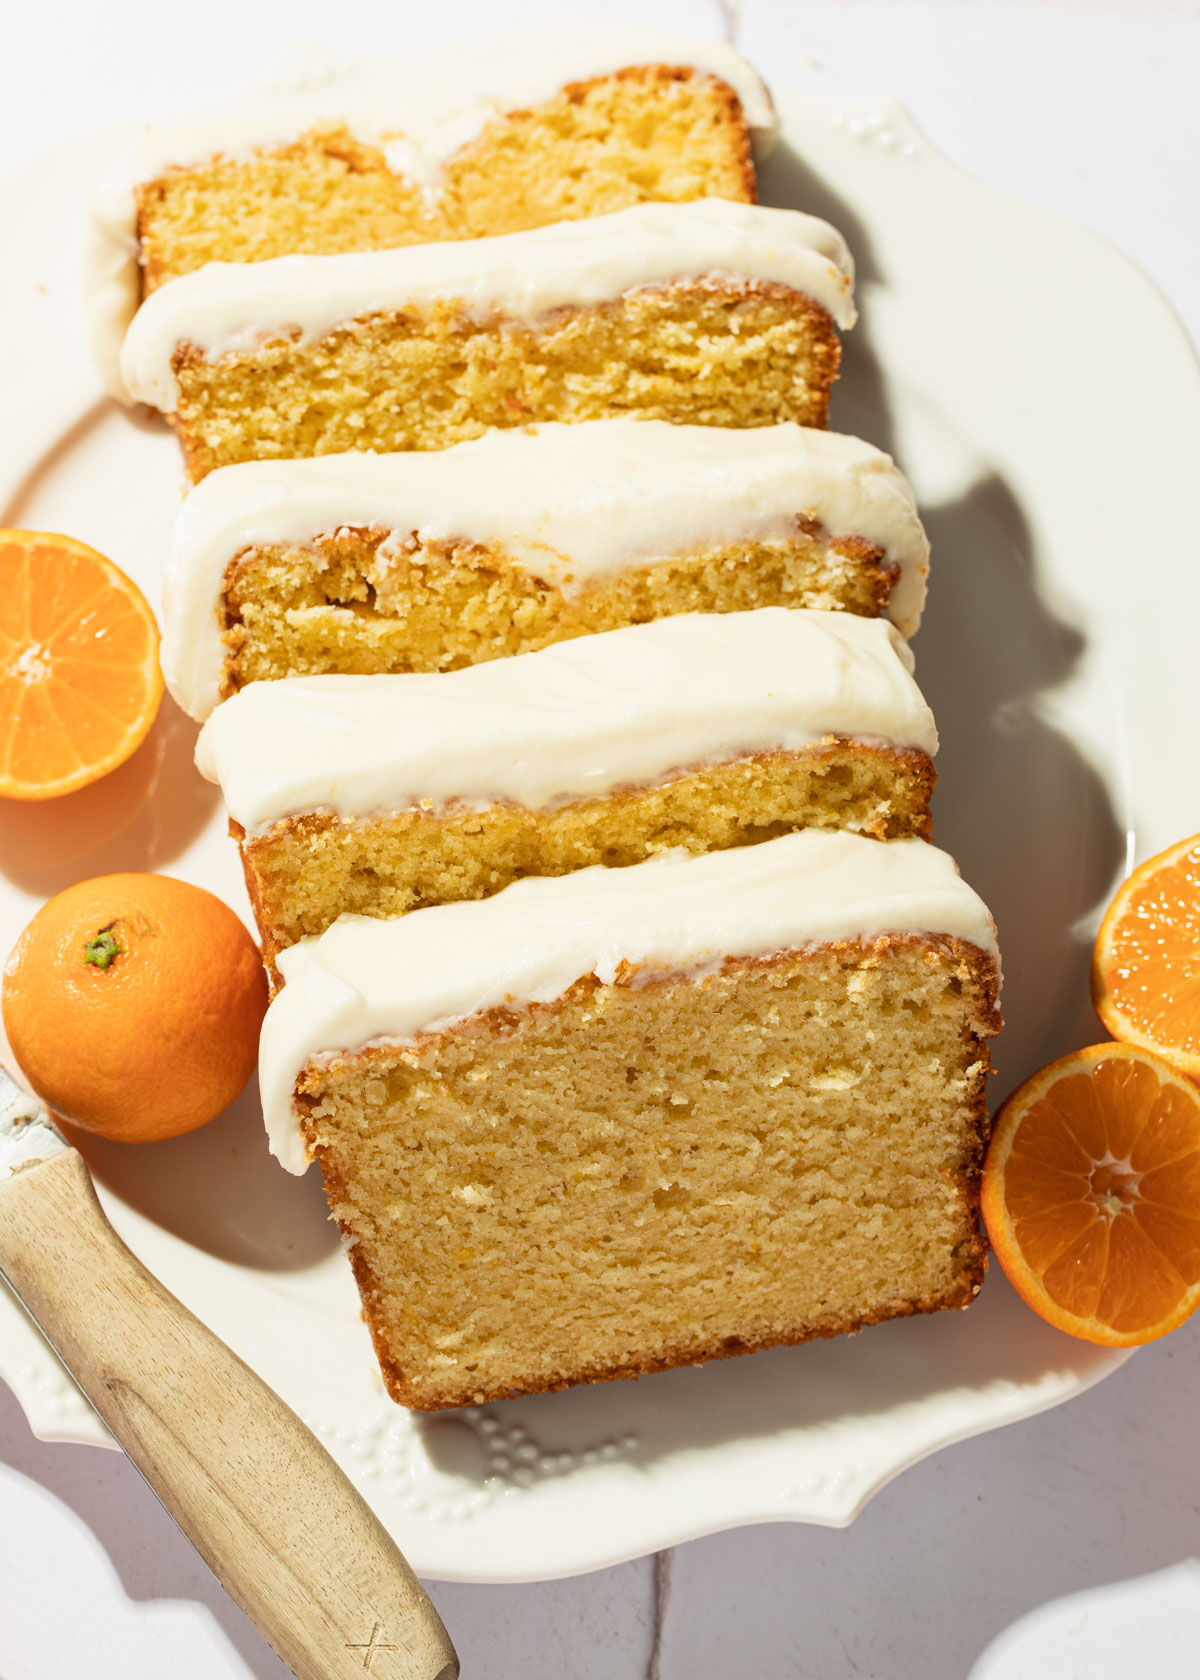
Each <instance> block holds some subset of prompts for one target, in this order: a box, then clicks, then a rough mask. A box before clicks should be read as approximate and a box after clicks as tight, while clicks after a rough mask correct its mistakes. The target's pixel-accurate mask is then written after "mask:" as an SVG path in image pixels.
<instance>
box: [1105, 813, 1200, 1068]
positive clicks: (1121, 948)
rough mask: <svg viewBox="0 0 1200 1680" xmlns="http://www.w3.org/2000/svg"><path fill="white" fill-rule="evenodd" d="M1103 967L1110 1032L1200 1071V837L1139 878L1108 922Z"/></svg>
mask: <svg viewBox="0 0 1200 1680" xmlns="http://www.w3.org/2000/svg"><path fill="white" fill-rule="evenodd" d="M1096 962H1097V970H1098V972H1097V975H1096V1003H1097V1008H1098V1009H1099V1011H1100V1015H1101V1019H1102V1020H1103V1021H1104V1024H1105V1025H1106V1026H1107V1027H1108V1029H1109V1031H1110V1032H1111V1033H1113V1034H1114V1036H1116V1037H1118V1038H1122V1039H1130V1040H1132V1041H1133V1042H1137V1043H1144V1044H1148V1045H1151V1046H1153V1047H1154V1048H1156V1049H1159V1050H1161V1051H1163V1052H1164V1053H1165V1054H1167V1055H1172V1054H1177V1055H1178V1056H1179V1057H1180V1058H1181V1059H1182V1060H1183V1061H1184V1062H1185V1063H1191V1062H1196V1063H1197V1065H1198V1066H1200V838H1198V839H1195V840H1192V841H1185V842H1184V843H1183V845H1182V846H1180V847H1177V848H1173V849H1172V850H1171V851H1169V852H1166V853H1164V854H1163V855H1162V858H1161V860H1160V859H1151V860H1150V862H1149V863H1148V864H1146V865H1143V868H1142V869H1140V870H1138V871H1136V872H1135V873H1134V875H1133V876H1132V877H1131V878H1130V880H1129V881H1128V882H1127V883H1126V884H1125V886H1124V887H1123V888H1122V889H1121V891H1120V892H1119V893H1118V895H1117V897H1116V899H1115V900H1114V903H1113V906H1112V908H1111V910H1110V911H1109V913H1108V915H1107V916H1106V917H1105V920H1104V925H1103V927H1102V929H1101V932H1100V938H1099V940H1098V941H1097V947H1096Z"/></svg>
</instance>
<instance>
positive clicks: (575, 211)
mask: <svg viewBox="0 0 1200 1680" xmlns="http://www.w3.org/2000/svg"><path fill="white" fill-rule="evenodd" d="M775 131H776V121H775V114H774V112H773V110H772V108H771V101H770V98H769V96H768V94H767V91H766V89H765V88H764V86H763V84H762V82H761V81H760V80H759V78H758V76H757V75H756V74H755V73H754V71H753V70H752V69H751V68H750V66H749V65H748V64H746V63H745V62H744V61H743V60H742V59H740V58H739V57H738V56H737V54H736V53H734V52H733V51H732V50H731V49H730V48H728V47H726V46H723V45H721V44H720V43H718V42H711V41H689V40H679V39H677V38H675V37H673V36H668V35H659V34H655V33H652V32H650V31H646V30H641V29H636V28H631V27H629V26H622V25H617V24H591V25H587V24H582V23H569V24H568V23H563V24H553V23H551V24H542V25H539V26H538V27H537V29H534V30H529V29H524V30H519V31H516V32H513V33H510V34H505V35H502V36H497V37H494V38H492V39H487V40H480V41H477V42H473V43H470V44H468V45H465V46H464V45H457V46H455V47H454V48H453V49H451V50H449V51H447V50H442V51H435V52H423V53H409V54H406V55H405V57H404V58H403V59H400V60H397V61H389V60H386V59H385V60H382V61H380V62H378V63H375V64H369V63H365V62H364V63H359V64H355V65H344V66H340V67H339V66H334V65H329V66H323V67H321V73H320V74H318V75H309V76H307V77H305V78H303V79H302V78H300V77H297V78H295V82H294V85H292V86H283V87H280V86H276V87H273V88H262V87H258V88H255V89H254V91H253V93H248V94H244V95H242V96H241V97H240V98H238V99H236V100H234V101H232V102H230V103H229V104H227V105H226V106H224V107H223V108H221V109H219V110H216V111H214V112H211V113H210V114H208V115H206V116H201V117H198V118H193V119H192V120H190V121H187V122H185V123H182V124H180V123H171V124H167V125H164V126H160V127H156V128H151V129H149V130H147V131H146V132H144V133H143V134H142V135H140V136H139V138H138V139H137V141H136V142H135V143H134V144H133V145H132V146H130V147H128V148H126V150H125V151H124V152H123V153H122V154H121V155H120V156H119V157H118V158H117V159H116V160H115V162H114V164H113V166H112V167H111V169H110V170H109V172H108V174H107V177H106V180H105V183H104V186H103V189H102V191H101V193H100V195H99V197H98V199H97V202H96V205H95V207H94V216H93V230H92V249H91V262H90V282H91V283H90V287H89V290H90V293H91V314H92V324H93V337H94V342H95V346H96V350H97V355H98V359H99V360H100V361H101V362H102V363H103V364H104V365H105V367H106V370H108V371H109V373H110V378H111V381H112V382H113V383H114V384H115V385H116V387H117V389H116V390H115V391H114V394H120V390H119V379H117V378H116V377H115V376H116V373H117V362H118V359H119V351H120V338H121V335H123V333H124V331H125V329H126V328H127V327H128V325H129V322H130V320H131V319H132V317H133V313H134V311H135V309H136V308H137V306H138V303H139V302H140V301H141V299H142V297H143V296H145V295H146V294H148V293H149V292H151V291H153V290H154V288H155V287H156V286H158V285H161V284H162V283H163V281H165V280H169V279H173V278H175V277H177V276H178V275H180V274H187V273H190V272H191V271H192V270H193V269H196V268H201V267H203V265H204V264H205V263H208V262H258V261H262V260H263V259H265V258H271V257H279V256H286V255H289V254H292V253H295V252H306V253H309V254H314V255H315V254H321V255H330V254H332V253H335V252H340V251H363V250H382V249H387V248H390V247H393V246H397V245H408V244H413V243H418V242H422V241H425V240H431V239H459V238H471V237H477V236H479V235H486V234H496V233H513V232H517V231H519V230H520V229H522V228H530V227H538V226H541V225H543V224H545V223H547V222H556V221H566V220H570V219H574V218H575V217H579V216H594V215H600V214H604V213H606V212H608V211H610V210H620V209H624V208H625V207H626V206H627V205H630V204H636V203H642V202H651V201H666V202H682V201H684V200H687V199H693V198H708V197H713V198H729V199H744V200H745V201H746V202H748V203H752V202H753V200H754V196H755V182H754V163H753V158H752V151H751V141H752V140H753V141H754V142H755V143H756V144H757V145H759V146H765V145H767V144H769V143H770V141H771V140H772V139H773V138H774V134H775Z"/></svg>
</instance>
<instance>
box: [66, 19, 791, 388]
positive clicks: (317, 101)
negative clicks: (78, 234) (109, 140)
mask: <svg viewBox="0 0 1200 1680" xmlns="http://www.w3.org/2000/svg"><path fill="white" fill-rule="evenodd" d="M637 64H669V65H672V66H683V67H687V68H691V69H695V70H699V71H702V72H704V73H706V74H708V75H712V76H716V77H718V78H719V79H720V80H721V81H724V82H726V83H727V84H728V85H729V86H730V87H732V89H733V90H734V92H735V93H736V94H737V96H738V99H739V101H740V102H741V106H742V112H743V115H744V117H745V120H746V124H747V127H748V128H749V130H750V134H751V138H752V140H753V142H754V146H755V150H756V152H758V153H759V154H760V155H762V154H763V153H765V152H766V150H767V149H769V147H770V145H771V144H772V143H773V141H774V139H775V136H776V133H777V130H778V123H777V119H776V116H775V112H774V109H773V107H772V105H771V99H770V95H769V94H768V92H767V90H766V88H765V86H764V85H763V83H762V81H761V79H760V78H759V76H758V75H757V74H756V73H755V71H754V70H753V69H751V67H750V65H748V64H747V63H746V62H745V60H744V59H742V58H739V57H738V55H737V54H736V53H735V52H734V51H733V50H732V48H730V47H727V46H725V45H723V44H722V43H720V42H716V41H691V40H683V39H679V38H677V37H675V36H671V35H661V34H658V33H656V32H653V31H650V30H643V29H638V28H634V27H631V26H628V25H623V24H619V23H600V22H596V23H591V24H589V23H583V22H573V23H567V22H560V23H544V24H539V25H537V26H536V27H535V28H531V29H522V30H518V31H514V32H507V33H505V34H502V35H497V36H494V37H490V38H485V39H481V40H478V41H475V42H470V43H466V44H464V45H461V46H459V45H456V46H454V47H453V48H449V49H443V50H440V51H435V52H423V53H410V54H406V55H405V57H404V58H402V59H396V60H389V59H383V60H380V61H379V62H377V63H372V64H366V63H355V64H344V63H343V64H339V63H337V62H336V61H334V60H333V59H331V58H328V57H327V58H326V59H325V61H324V62H321V61H320V60H319V59H318V60H316V61H312V60H311V59H310V62H309V63H308V64H307V65H306V66H305V68H304V71H303V73H302V74H301V75H300V76H295V77H292V78H289V79H286V80H284V81H282V82H281V83H279V84H278V85H275V86H268V87H258V88H254V89H251V90H247V92H246V93H244V94H242V95H241V96H240V97H239V98H237V99H236V100H233V101H231V102H229V103H228V104H226V105H224V106H222V107H219V108H217V109H215V110H213V111H211V112H209V113H207V114H203V115H200V116H198V117H196V118H193V119H192V120H190V121H187V122H182V123H171V124H164V125H161V126H156V127H149V128H146V129H144V130H143V131H142V132H141V133H140V134H138V136H137V137H136V138H135V139H134V140H132V141H131V142H128V143H127V144H126V145H125V147H124V148H123V150H122V151H121V153H120V155H119V156H118V157H117V158H116V159H115V160H114V162H113V165H112V167H111V169H110V170H109V171H108V173H107V175H106V177H105V179H104V181H103V183H102V186H101V189H100V192H99V193H98V195H97V197H96V201H95V203H94V205H93V210H92V226H91V230H90V241H89V250H88V256H87V263H86V268H85V281H84V283H85V292H86V295H87V305H88V317H89V329H90V335H91V340H92V347H93V352H94V354H95V356H96V360H97V363H98V365H99V367H100V369H101V372H102V374H103V376H104V379H105V384H106V385H107V386H108V388H109V390H110V391H111V392H112V394H113V395H114V396H117V397H121V398H124V397H125V392H124V388H123V386H122V383H121V378H120V368H119V357H120V347H121V340H122V339H123V337H124V335H125V331H126V329H127V328H128V326H129V323H130V321H131V320H132V319H133V315H134V312H135V310H136V309H137V306H138V299H139V296H140V290H141V284H140V274H139V268H138V242H137V208H136V200H135V189H136V188H137V187H138V186H139V185H140V184H141V183H143V182H146V181H152V180H155V179H157V178H158V177H159V176H160V175H161V174H162V173H163V171H164V170H165V169H167V168H168V167H170V166H171V165H180V166H184V167H186V166H188V165H191V164H196V163H201V162H204V161H205V160H206V159H208V158H210V157H214V156H216V155H217V154H220V155H222V156H224V157H229V158H245V157H249V156H250V155H252V154H253V152H254V151H255V150H257V149H260V148H263V147H271V146H278V145H283V144H286V143H287V142H288V141H290V140H294V139H296V138H297V137H298V136H299V135H301V134H303V133H306V132H307V131H308V130H310V129H312V128H314V127H317V126H320V125H328V124H333V123H337V124H344V125H345V126H346V127H347V128H348V129H349V130H350V132H351V133H352V134H353V135H354V136H355V137H356V138H357V139H359V140H360V141H362V142H364V143H366V144H369V145H376V146H379V147H380V148H381V150H382V151H383V152H384V155H385V156H386V158H387V160H388V163H389V166H390V167H391V168H392V169H394V170H395V171H396V172H397V173H399V174H402V175H404V176H406V177H407V178H409V179H410V180H412V181H414V182H416V183H418V184H419V185H421V186H422V187H423V188H424V189H425V190H426V191H428V192H430V193H436V191H437V186H438V182H439V179H440V175H441V171H442V168H443V166H444V164H445V161H446V159H447V158H448V157H450V156H451V155H452V154H453V153H454V152H456V151H458V150H459V149H460V148H461V147H463V146H465V145H468V144H469V143H470V142H471V141H472V140H473V139H475V138H476V137H477V136H478V134H479V133H480V131H481V130H482V129H483V128H484V126H485V125H486V124H487V123H488V122H489V121H491V120H492V119H493V118H494V117H497V116H500V115H503V114H504V113H506V112H509V111H515V110H522V109H527V108H529V107H530V106H533V105H539V104H542V103H544V102H545V101H546V100H548V99H551V98H553V97H554V95H555V94H556V93H557V92H558V91H559V89H560V88H562V87H564V86H566V85H567V84H568V83H571V82H579V81H585V80H588V79H589V78H591V77H595V76H604V75H609V74H611V73H613V72H614V71H616V70H620V69H624V68H625V67H627V66H630V65H637Z"/></svg>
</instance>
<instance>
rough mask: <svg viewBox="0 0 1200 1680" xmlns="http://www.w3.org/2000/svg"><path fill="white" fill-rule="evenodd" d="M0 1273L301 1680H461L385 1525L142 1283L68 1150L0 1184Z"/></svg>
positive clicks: (156, 1286) (217, 1345)
mask: <svg viewBox="0 0 1200 1680" xmlns="http://www.w3.org/2000/svg"><path fill="white" fill-rule="evenodd" d="M0 1272H3V1274H4V1276H5V1277H6V1278H7V1279H8V1281H9V1283H10V1284H11V1285H12V1287H13V1289H15V1291H16V1292H17V1294H18V1295H19V1296H20V1297H21V1299H22V1301H23V1302H24V1303H25V1305H26V1307H27V1308H28V1309H29V1312H30V1313H31V1314H32V1316H33V1317H34V1318H35V1319H36V1321H37V1323H38V1324H39V1325H40V1326H41V1328H42V1330H43V1332H44V1333H45V1335H46V1337H47V1339H48V1340H49V1342H50V1343H51V1345H52V1346H53V1347H54V1348H56V1349H57V1351H58V1353H59V1354H60V1356H61V1357H62V1360H63V1362H64V1364H65V1365H66V1366H67V1368H68V1370H69V1371H71V1372H72V1374H73V1375H74V1377H75V1379H76V1381H77V1382H78V1383H79V1385H80V1387H81V1388H82V1389H83V1391H84V1393H85V1394H86V1395H87V1397H88V1399H89V1400H90V1401H91V1402H92V1404H93V1405H94V1406H95V1408H96V1410H97V1411H98V1412H99V1413H100V1416H101V1417H102V1418H103V1419H104V1421H105V1423H106V1424H107V1425H108V1427H109V1429H111V1431H112V1433H113V1434H114V1435H115V1436H116V1438H117V1440H118V1441H119V1442H120V1443H121V1445H122V1446H123V1447H124V1449H125V1451H126V1452H127V1453H128V1454H129V1457H130V1458H131V1459H132V1460H133V1462H134V1463H135V1464H136V1465H137V1467H138V1469H139V1470H140V1471H141V1472H142V1474H143V1476H145V1478H146V1480H147V1481H148V1482H149V1483H150V1486H151V1487H152V1488H153V1489H154V1491H155V1493H156V1494H157V1495H158V1497H159V1498H160V1499H161V1500H162V1502H163V1504H164V1505H165V1506H166V1508H167V1510H168V1511H169V1512H170V1513H171V1515H172V1516H173V1517H174V1518H175V1521H176V1522H177V1523H178V1524H179V1526H180V1528H181V1529H182V1530H183V1532H184V1533H185V1534H186V1535H187V1537H188V1539H189V1540H190V1541H191V1542H192V1544H193V1545H194V1546H195V1548H196V1550H197V1551H198V1552H199V1553H200V1555H201V1557H202V1558H203V1559H204V1561H205V1562H206V1563H207V1564H208V1565H209V1567H210V1568H211V1569H212V1570H213V1572H214V1573H215V1574H216V1576H217V1578H218V1579H219V1580H220V1582H221V1584H222V1585H223V1586H224V1587H225V1589H226V1591H227V1592H228V1593H229V1594H230V1596H231V1597H232V1598H233V1599H234V1600H235V1602H236V1603H237V1604H239V1605H240V1606H241V1608H242V1609H243V1610H244V1611H245V1612H246V1614H247V1616H249V1617H250V1619H251V1621H252V1622H254V1623H255V1625H256V1626H257V1627H258V1628H259V1630H260V1631H261V1632H262V1633H263V1634H264V1635H265V1636H266V1638H267V1639H268V1640H269V1641H270V1642H271V1644H272V1645H273V1646H274V1648H275V1650H276V1651H277V1652H278V1653H279V1655H280V1656H281V1657H282V1658H283V1660H284V1662H285V1663H287V1665H288V1666H289V1668H291V1669H292V1670H293V1672H294V1673H295V1674H296V1675H297V1676H299V1680H352V1677H353V1676H356V1675H357V1676H359V1677H360V1680H361V1676H362V1675H363V1673H364V1672H368V1673H370V1674H371V1675H372V1676H373V1680H456V1676H457V1674H458V1659H457V1657H456V1656H455V1654H454V1647H453V1646H452V1645H451V1643H450V1640H449V1638H448V1637H447V1635H446V1630H445V1628H444V1627H443V1626H442V1623H441V1621H440V1619H439V1617H438V1613H437V1611H436V1610H435V1609H434V1608H433V1605H432V1604H431V1603H430V1601H429V1598H428V1596H427V1594H426V1593H425V1590H424V1588H423V1587H422V1586H421V1584H420V1582H419V1581H418V1580H417V1578H416V1576H415V1575H414V1574H413V1572H412V1570H411V1569H410V1568H409V1567H408V1565H407V1563H405V1561H404V1559H403V1557H402V1556H401V1554H400V1552H399V1550H398V1548H397V1547H396V1544H395V1542H394V1541H393V1540H392V1539H391V1537H390V1536H389V1535H388V1533H387V1532H386V1531H385V1529H384V1527H383V1525H382V1524H381V1523H380V1521H379V1519H378V1518H377V1517H376V1516H375V1514H374V1513H373V1512H372V1511H371V1509H370V1507H369V1506H368V1505H367V1504H366V1502H365V1501H364V1500H363V1499H362V1498H361V1496H360V1495H359V1494H358V1493H357V1492H356V1490H355V1489H354V1487H353V1486H352V1485H351V1483H350V1482H349V1481H348V1480H347V1478H346V1477H345V1476H344V1475H343V1473H342V1471H341V1470H339V1468H338V1467H337V1465H336V1464H335V1463H334V1461H333V1459H332V1458H330V1456H329V1454H328V1453H327V1452H326V1451H325V1449H324V1447H322V1446H321V1444H320V1442H319V1441H318V1440H317V1439H316V1437H315V1436H314V1435H313V1434H312V1433H311V1432H310V1431H309V1430H308V1429H306V1428H305V1426H304V1424H302V1423H301V1421H300V1419H299V1418H298V1417H297V1416H296V1414H295V1413H294V1412H293V1411H292V1410H291V1409H290V1408H289V1407H287V1406H285V1405H284V1403H283V1401H282V1400H281V1399H280V1398H279V1396H278V1395H277V1394H276V1393H275V1392H274V1391H273V1390H272V1389H270V1388H268V1387H267V1385H266V1383H264V1382H262V1381H261V1379H260V1378H258V1377H256V1376H255V1374H254V1372H253V1371H251V1370H250V1368H249V1367H248V1366H247V1365H244V1364H243V1363H242V1361H241V1360H240V1359H239V1358H238V1357H237V1356H236V1354H234V1353H231V1352H230V1350H229V1348H227V1347H226V1346H225V1344H224V1342H222V1341H220V1340H219V1339H218V1338H217V1337H216V1336H214V1335H213V1333H212V1331H211V1330H207V1329H206V1328H205V1327H204V1325H203V1324H201V1323H200V1321H199V1319H197V1318H195V1317H193V1315H192V1314H191V1313H190V1312H188V1310H187V1308H186V1307H184V1306H182V1305H181V1304H180V1303H179V1302H178V1301H177V1300H176V1299H175V1297H174V1296H173V1295H171V1294H170V1293H169V1292H168V1291H167V1290H166V1289H164V1288H163V1286H162V1284H161V1283H159V1282H158V1280H157V1279H156V1278H154V1277H152V1276H151V1274H150V1273H149V1272H148V1271H147V1270H146V1268H145V1267H144V1266H143V1265H142V1263H141V1262H140V1261H139V1260H137V1259H136V1258H135V1257H134V1255H133V1254H131V1253H130V1251H129V1249H128V1248H126V1246H125V1244H124V1243H123V1242H122V1241H121V1239H120V1237H118V1236H117V1234H116V1232H115V1231H114V1230H113V1228H112V1226H111V1225H110V1224H109V1222H108V1220H107V1218H106V1217H105V1214H104V1210H103V1209H102V1208H101V1206H100V1203H99V1201H98V1200H97V1198H96V1192H95V1190H94V1189H93V1187H92V1180H91V1176H90V1174H89V1173H88V1169H87V1166H86V1164H85V1162H84V1160H83V1157H82V1156H81V1155H80V1154H79V1152H78V1151H77V1150H75V1149H66V1150H64V1151H63V1152H62V1153H61V1154H59V1155H55V1156H53V1157H52V1158H51V1159H50V1160H47V1161H42V1162H40V1163H38V1165H36V1166H32V1167H25V1168H23V1169H21V1170H20V1171H18V1172H15V1173H13V1175H12V1176H11V1177H10V1178H8V1179H6V1180H4V1181H3V1182H0Z"/></svg>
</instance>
